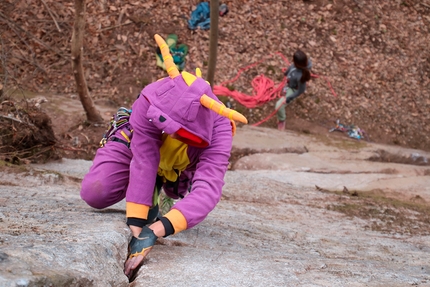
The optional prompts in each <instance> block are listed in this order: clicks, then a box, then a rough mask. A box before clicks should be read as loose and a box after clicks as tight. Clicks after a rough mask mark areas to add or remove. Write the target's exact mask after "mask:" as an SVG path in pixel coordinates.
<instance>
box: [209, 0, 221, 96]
mask: <svg viewBox="0 0 430 287" xmlns="http://www.w3.org/2000/svg"><path fill="white" fill-rule="evenodd" d="M218 18H219V1H218V0H211V2H210V19H211V26H210V38H209V64H208V75H207V80H208V81H209V83H210V84H211V87H212V88H213V86H214V80H215V67H216V57H217V49H218Z"/></svg>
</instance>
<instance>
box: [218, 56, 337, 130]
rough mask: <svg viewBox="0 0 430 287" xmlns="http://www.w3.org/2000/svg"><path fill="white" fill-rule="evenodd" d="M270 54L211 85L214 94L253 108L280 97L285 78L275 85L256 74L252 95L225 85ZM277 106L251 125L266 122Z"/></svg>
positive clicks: (283, 57)
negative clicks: (227, 78) (218, 83)
mask: <svg viewBox="0 0 430 287" xmlns="http://www.w3.org/2000/svg"><path fill="white" fill-rule="evenodd" d="M275 54H276V55H278V56H280V57H281V58H282V59H283V60H284V62H285V63H286V64H287V66H289V65H290V63H289V62H288V60H287V58H285V56H284V55H282V53H280V52H276V53H275ZM272 56H274V54H272V55H269V56H267V57H265V58H263V59H262V60H260V61H258V62H255V63H253V64H251V65H248V66H245V67H243V68H240V69H239V71H238V72H237V74H236V76H235V77H234V78H233V79H231V80H227V81H224V82H222V83H221V84H220V85H218V86H214V87H213V92H214V94H215V95H217V96H227V97H232V98H233V99H235V100H236V101H238V102H239V103H240V104H242V105H243V106H245V107H247V108H255V107H258V106H261V105H263V104H265V103H267V102H270V101H272V100H275V99H277V98H280V97H282V95H281V91H282V89H283V88H284V86H285V84H286V83H287V80H286V78H284V79H283V80H282V81H281V82H280V83H279V85H275V83H274V82H273V81H272V80H271V79H269V78H267V77H265V76H264V75H258V76H256V77H255V78H254V79H252V82H251V86H252V88H253V91H252V95H247V94H244V93H241V92H238V91H231V90H230V89H229V88H227V87H226V85H227V84H229V83H233V82H235V81H236V80H237V79H238V78H239V77H240V75H241V74H242V72H244V71H246V70H249V69H251V68H253V67H255V66H257V65H258V64H261V63H262V62H264V61H266V60H267V59H268V58H269V57H272ZM311 76H312V77H313V78H319V76H318V75H314V74H312V75H311ZM323 78H324V79H325V80H326V81H327V84H328V86H329V88H330V89H331V91H332V93H333V95H334V96H335V97H337V95H336V93H335V91H334V89H333V87H332V86H331V84H330V82H329V81H328V79H327V78H326V77H323ZM281 106H282V105H281ZM279 108H280V107H279ZM279 108H278V109H276V110H275V111H273V112H272V113H271V114H270V115H269V116H267V117H266V118H265V119H263V120H261V121H259V122H258V123H255V124H253V126H258V125H260V124H262V123H264V122H266V121H267V120H269V119H270V118H271V117H273V116H274V115H275V114H276V112H277V111H278V110H279Z"/></svg>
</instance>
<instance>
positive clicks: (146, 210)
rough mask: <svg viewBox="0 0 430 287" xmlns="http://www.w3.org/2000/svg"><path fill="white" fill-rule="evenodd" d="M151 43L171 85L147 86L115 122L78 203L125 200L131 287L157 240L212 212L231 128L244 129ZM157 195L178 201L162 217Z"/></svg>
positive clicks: (233, 114)
mask: <svg viewBox="0 0 430 287" xmlns="http://www.w3.org/2000/svg"><path fill="white" fill-rule="evenodd" d="M155 40H156V42H157V44H158V46H159V48H160V50H161V53H162V55H163V59H164V63H165V65H166V71H167V73H168V74H169V77H166V78H164V79H161V80H159V81H156V82H154V83H151V84H149V85H147V86H146V87H145V88H144V89H143V90H142V91H141V93H140V95H139V96H138V98H137V100H136V101H135V102H134V103H133V106H132V109H131V110H128V109H126V108H120V109H119V110H118V113H117V114H116V115H114V117H113V118H112V120H111V128H110V129H109V130H108V132H107V133H106V135H105V136H104V138H103V139H102V142H101V145H102V147H101V148H99V149H98V150H97V153H96V155H95V158H94V161H93V165H92V166H91V168H90V170H89V172H88V174H86V175H85V177H84V179H83V181H82V188H81V198H82V199H83V200H84V201H85V202H86V203H87V204H88V205H90V206H91V207H93V208H97V209H102V208H106V207H109V206H111V205H113V204H115V203H117V202H119V201H121V200H123V199H124V198H125V200H126V223H127V225H128V226H129V228H130V231H131V232H130V233H131V234H130V235H131V240H130V242H129V246H128V255H127V259H126V262H125V264H124V273H125V275H126V276H127V277H128V278H129V280H130V281H133V280H134V278H135V276H136V274H137V271H138V270H139V268H140V266H141V265H142V262H143V259H144V258H145V257H146V256H147V255H148V253H149V252H150V251H151V249H152V247H153V246H154V244H155V242H156V240H157V238H159V237H167V236H169V235H172V234H177V233H179V232H181V231H183V230H186V229H190V228H192V227H194V226H196V225H197V224H199V223H200V222H202V221H203V220H204V219H205V218H206V216H207V215H208V214H209V212H211V211H212V210H213V209H214V208H215V206H216V205H217V203H218V202H219V200H220V198H221V193H222V187H223V185H224V176H225V173H226V171H227V169H228V164H229V158H230V152H231V148H232V141H233V139H232V138H233V135H234V132H235V129H236V125H235V122H234V121H240V122H242V123H245V124H246V123H247V120H246V118H245V117H244V116H243V115H241V114H240V113H238V112H236V111H234V110H231V109H229V108H227V107H225V106H224V105H223V104H222V102H220V101H219V99H218V98H217V97H216V96H215V95H214V93H213V92H212V89H211V86H210V85H209V83H208V82H206V81H205V80H204V79H202V78H201V72H200V70H199V69H197V70H196V75H193V74H191V73H187V72H182V73H180V72H179V70H178V68H177V67H176V65H175V64H174V61H173V58H172V55H171V54H170V52H169V47H168V45H167V44H166V42H165V41H164V39H163V38H161V37H160V36H159V35H155ZM161 189H163V190H164V192H165V194H166V195H167V196H168V197H170V198H173V199H179V200H178V201H177V202H176V203H175V204H174V205H173V206H172V207H171V209H170V211H168V212H167V213H166V214H165V215H163V216H160V215H159V212H158V210H159V204H158V195H159V193H160V192H161Z"/></svg>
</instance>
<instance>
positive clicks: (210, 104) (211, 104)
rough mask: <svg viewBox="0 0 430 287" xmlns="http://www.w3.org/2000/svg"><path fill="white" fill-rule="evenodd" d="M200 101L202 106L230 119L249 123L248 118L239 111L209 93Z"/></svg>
mask: <svg viewBox="0 0 430 287" xmlns="http://www.w3.org/2000/svg"><path fill="white" fill-rule="evenodd" d="M200 103H201V104H202V106H205V107H206V108H208V109H210V110H212V111H214V112H216V113H217V114H220V115H221V116H223V117H226V118H229V119H230V120H234V121H238V122H241V123H244V124H247V123H248V120H247V119H246V118H245V116H244V115H242V114H241V113H239V112H236V111H235V110H232V109H229V108H227V107H226V106H224V105H223V104H220V103H218V102H217V101H215V100H214V99H212V98H210V97H208V96H207V95H203V96H201V97H200Z"/></svg>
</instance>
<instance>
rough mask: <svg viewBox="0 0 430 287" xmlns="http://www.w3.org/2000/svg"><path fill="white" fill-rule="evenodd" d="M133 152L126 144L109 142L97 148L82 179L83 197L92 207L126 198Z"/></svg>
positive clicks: (108, 204)
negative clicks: (90, 164)
mask: <svg viewBox="0 0 430 287" xmlns="http://www.w3.org/2000/svg"><path fill="white" fill-rule="evenodd" d="M131 158H132V153H131V151H130V149H128V148H127V147H126V146H125V145H124V144H122V143H119V142H112V141H110V142H107V143H106V145H105V146H104V147H103V148H99V149H98V150H97V153H96V156H95V158H94V161H93V165H92V166H91V168H90V171H89V172H88V173H87V174H86V175H85V177H84V179H83V181H82V187H81V198H82V199H83V200H84V201H85V202H86V203H87V204H88V205H90V206H91V207H94V208H98V209H101V208H105V207H108V206H111V205H113V204H115V203H117V202H119V201H121V200H122V199H124V198H125V193H126V190H127V186H128V180H129V174H130V161H131Z"/></svg>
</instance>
